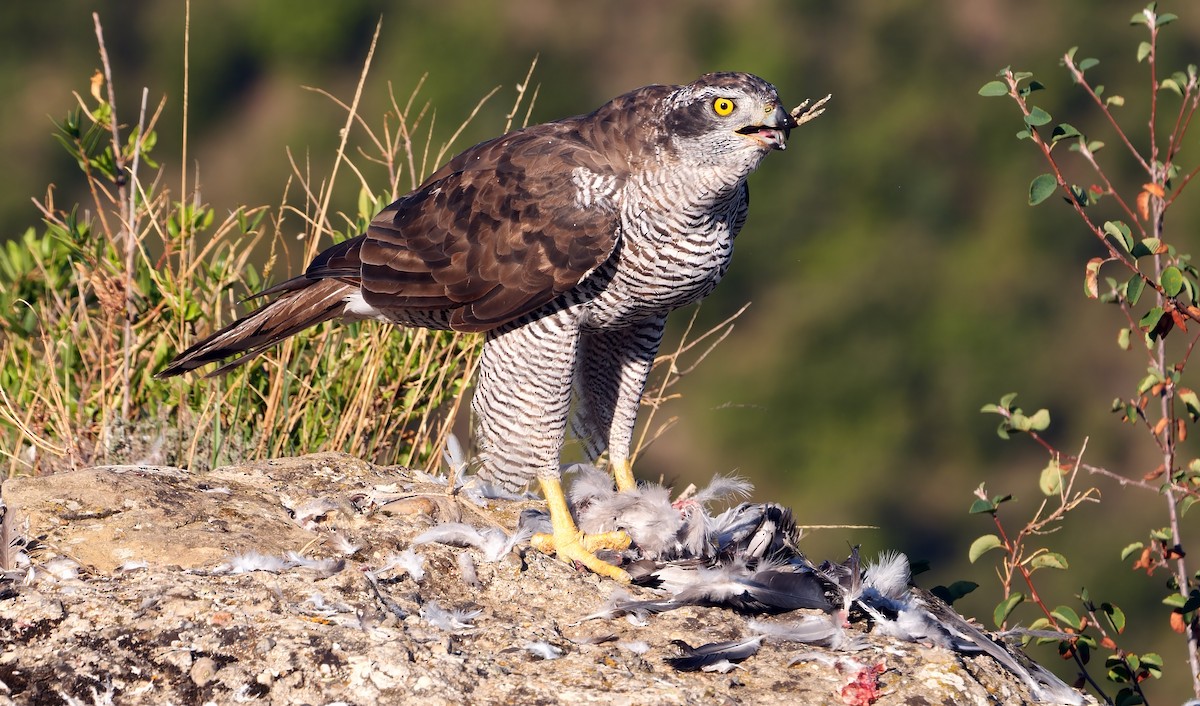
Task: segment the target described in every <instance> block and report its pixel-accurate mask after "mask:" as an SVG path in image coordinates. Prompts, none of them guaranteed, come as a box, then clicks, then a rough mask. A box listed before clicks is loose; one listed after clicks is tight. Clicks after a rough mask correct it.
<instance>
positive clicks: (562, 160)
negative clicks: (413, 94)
mask: <svg viewBox="0 0 1200 706" xmlns="http://www.w3.org/2000/svg"><path fill="white" fill-rule="evenodd" d="M579 168H583V169H586V170H587V171H588V173H589V174H594V175H601V176H603V177H604V178H606V179H608V180H609V181H608V182H606V183H608V184H610V185H611V191H612V198H611V199H610V200H609V201H607V202H605V201H603V200H602V201H601V202H600V203H598V204H597V203H592V204H590V205H589V207H586V208H585V207H584V206H582V205H581V202H580V200H579V198H578V197H577V190H578V187H577V185H576V184H575V183H574V181H573V179H574V178H575V174H576V173H577V171H576V170H577V169H579ZM623 179H624V174H623V172H622V170H621V169H620V168H617V167H614V166H613V165H611V164H609V163H608V161H607V160H606V159H605V158H604V156H603V155H601V154H599V153H598V152H597V151H596V150H595V149H593V148H591V147H589V146H588V144H586V143H585V141H584V140H583V139H582V138H580V136H579V132H578V131H577V130H573V129H572V127H571V121H570V120H567V121H560V122H559V123H549V124H546V125H539V126H535V127H533V128H529V129H526V130H519V131H517V132H514V133H509V134H508V135H504V136H502V137H499V138H497V139H495V140H492V141H490V142H485V143H482V144H480V145H477V146H475V147H473V148H471V149H469V150H467V151H466V152H464V153H463V154H461V155H459V156H458V157H456V158H455V159H454V160H453V161H451V162H450V163H449V164H447V165H446V167H443V169H441V170H439V171H438V172H437V173H436V174H435V175H433V177H431V178H430V179H429V180H428V181H426V182H425V183H424V184H423V185H421V187H420V188H418V189H417V190H416V191H414V192H413V193H411V194H409V195H407V196H405V197H404V198H401V199H400V200H398V201H396V202H395V203H393V204H392V205H390V206H388V207H387V208H386V209H384V210H383V211H382V212H381V213H380V214H379V215H378V216H376V217H375V219H374V220H373V221H372V222H371V225H370V227H369V228H368V231H367V233H366V235H365V237H363V239H362V241H361V245H360V247H359V248H358V249H357V251H356V253H355V254H356V255H357V256H358V258H359V260H360V268H361V288H362V292H363V298H364V299H365V300H366V302H367V303H368V304H370V305H372V306H374V307H376V308H379V309H383V310H387V309H406V308H417V309H426V310H427V309H430V308H444V309H448V310H450V314H451V316H450V323H451V326H452V327H453V328H455V329H458V330H462V331H484V330H489V329H492V328H495V327H497V326H500V325H503V324H505V323H507V322H509V321H512V320H514V319H516V318H518V317H520V316H522V315H524V314H527V313H530V312H532V311H535V310H536V309H538V308H539V307H542V306H544V305H546V304H547V303H549V302H551V301H553V300H554V299H555V298H556V297H558V296H559V295H561V294H563V293H564V292H566V291H568V290H570V289H571V288H573V287H575V286H576V285H577V284H578V283H579V282H580V280H581V279H582V278H583V277H584V276H585V275H586V274H587V273H589V272H591V271H592V270H594V269H595V268H596V267H598V266H600V265H601V264H603V263H604V261H605V260H607V259H608V257H609V256H610V255H611V254H612V252H613V251H614V249H615V247H616V243H617V238H618V234H617V230H618V212H617V206H616V197H615V192H616V189H617V187H618V186H619V184H620V183H621V181H622V180H623ZM314 264H315V263H314ZM336 264H340V263H336ZM329 266H330V267H333V266H335V263H334V261H333V260H332V259H331V261H330V263H329Z"/></svg>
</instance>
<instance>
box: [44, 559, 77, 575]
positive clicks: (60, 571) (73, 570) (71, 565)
mask: <svg viewBox="0 0 1200 706" xmlns="http://www.w3.org/2000/svg"><path fill="white" fill-rule="evenodd" d="M79 569H80V566H79V562H77V561H75V560H73V559H68V558H66V557H65V556H59V557H55V558H53V559H51V560H50V561H47V562H46V563H44V564H42V571H44V572H46V573H47V574H50V575H51V576H52V577H54V578H55V579H58V580H59V581H71V580H74V579H77V578H79Z"/></svg>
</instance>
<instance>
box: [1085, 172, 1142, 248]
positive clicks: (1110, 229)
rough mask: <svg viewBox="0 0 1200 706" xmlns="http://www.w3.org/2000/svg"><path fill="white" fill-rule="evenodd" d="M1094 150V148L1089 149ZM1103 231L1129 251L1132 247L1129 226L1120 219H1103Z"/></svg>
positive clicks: (1131, 235) (1131, 234)
mask: <svg viewBox="0 0 1200 706" xmlns="http://www.w3.org/2000/svg"><path fill="white" fill-rule="evenodd" d="M1091 151H1093V152H1095V150H1091ZM1104 233H1105V234H1106V235H1110V236H1112V239H1113V240H1115V241H1117V244H1118V245H1120V246H1121V247H1122V248H1124V249H1125V252H1129V251H1130V250H1132V249H1133V233H1132V232H1130V230H1129V226H1127V225H1125V223H1123V222H1121V221H1105V222H1104Z"/></svg>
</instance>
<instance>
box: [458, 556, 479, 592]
mask: <svg viewBox="0 0 1200 706" xmlns="http://www.w3.org/2000/svg"><path fill="white" fill-rule="evenodd" d="M458 575H459V576H460V577H462V580H463V583H465V584H467V585H468V586H471V587H473V588H479V586H480V584H479V575H478V574H477V573H476V572H475V560H474V559H472V558H471V555H470V554H468V553H467V552H459V553H458Z"/></svg>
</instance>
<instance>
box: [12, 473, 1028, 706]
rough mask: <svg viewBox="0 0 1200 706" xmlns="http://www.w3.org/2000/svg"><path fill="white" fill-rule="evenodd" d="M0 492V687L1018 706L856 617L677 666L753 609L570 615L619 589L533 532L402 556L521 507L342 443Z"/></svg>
mask: <svg viewBox="0 0 1200 706" xmlns="http://www.w3.org/2000/svg"><path fill="white" fill-rule="evenodd" d="M0 497H2V499H3V501H4V502H5V503H6V504H7V506H8V509H9V520H10V522H9V523H8V525H9V527H10V528H14V529H15V531H16V538H17V539H21V540H23V541H24V542H25V544H24V545H23V551H22V552H20V553H19V555H17V553H15V552H10V556H9V557H8V560H9V562H10V563H13V564H16V565H17V566H16V567H15V568H14V569H12V570H9V571H7V572H0V702H4V701H6V700H9V699H11V701H12V702H15V703H20V704H76V703H84V704H92V703H95V704H107V703H114V704H203V703H209V702H212V703H218V704H225V703H240V702H246V701H255V702H259V703H270V704H330V703H348V704H372V703H430V704H440V703H446V704H461V703H473V704H490V703H514V704H515V703H519V704H542V703H544V704H554V703H576V704H578V703H613V704H625V703H638V704H675V703H681V704H720V703H763V704H771V703H780V704H870V703H874V704H881V705H887V704H913V705H927V704H1022V703H1027V702H1029V698H1028V697H1029V694H1028V692H1027V690H1026V688H1025V686H1024V685H1023V684H1022V683H1021V682H1020V681H1018V680H1017V679H1016V678H1015V677H1013V675H1011V674H1010V673H1009V672H1007V671H1006V670H1005V669H1003V668H1002V667H1000V666H999V665H998V664H997V663H995V662H994V661H993V660H992V659H991V658H989V657H987V656H982V655H981V656H965V655H961V654H957V653H955V652H952V651H949V650H946V649H942V648H938V647H934V646H931V645H922V644H919V643H911V642H901V641H897V640H894V639H891V638H888V637H883V636H880V635H875V634H870V633H865V632H864V634H863V635H862V637H863V639H865V640H866V641H867V646H866V648H865V649H860V650H857V651H855V652H838V651H833V650H825V649H822V648H819V647H812V646H808V645H796V644H789V643H773V642H772V641H771V640H769V639H768V640H766V641H765V642H764V643H763V644H762V646H761V649H759V650H758V652H757V654H755V655H754V656H752V657H750V658H749V659H746V660H745V661H742V662H740V664H737V665H736V666H735V665H732V664H729V663H726V664H725V667H724V671H713V672H703V671H697V672H681V671H677V670H676V669H675V668H674V667H672V666H671V664H669V663H668V662H667V661H666V660H667V659H669V658H672V657H676V656H678V655H679V654H680V649H681V648H680V643H681V642H682V643H686V644H688V645H702V644H707V643H713V642H722V641H730V640H737V639H740V638H744V637H750V636H752V633H751V632H750V630H749V628H748V625H747V623H748V621H749V620H750V619H751V618H752V617H753V616H743V615H740V614H737V613H734V612H732V611H729V610H724V609H719V608H697V607H688V608H682V609H679V610H675V611H671V612H669V613H664V614H662V615H654V616H650V617H649V618H648V619H646V620H637V619H634V620H628V619H617V620H590V621H583V620H582V619H583V618H584V617H585V616H588V615H589V614H590V613H592V612H594V611H597V610H600V609H601V608H602V607H603V606H604V605H605V603H606V600H607V599H608V597H609V596H610V594H611V593H612V592H613V591H614V590H616V589H618V588H619V587H618V586H617V585H616V584H614V583H612V582H611V581H608V580H602V579H599V578H597V577H596V576H594V575H590V574H587V573H581V572H579V571H576V570H575V569H573V568H572V567H570V566H568V565H566V564H563V563H561V562H559V561H557V560H555V559H552V558H550V557H547V556H543V555H541V554H539V553H537V552H535V551H532V550H530V549H528V547H521V546H518V547H517V548H516V549H515V550H513V551H507V552H503V553H497V552H495V551H490V550H489V549H488V548H485V547H474V548H456V547H450V546H445V545H441V544H422V545H421V546H419V547H416V548H415V551H413V549H414V547H413V546H412V540H413V539H414V538H415V537H417V536H418V535H419V534H421V533H422V532H425V531H426V530H428V529H429V528H430V527H432V526H434V525H436V524H438V523H443V522H463V523H467V524H471V525H474V526H476V527H481V528H483V527H500V528H504V529H505V530H507V531H510V532H511V530H512V528H513V527H515V526H516V525H517V518H518V515H519V514H520V512H521V511H522V510H523V509H525V508H527V507H534V506H536V503H527V502H508V501H489V502H488V503H487V505H486V507H481V506H480V505H479V504H478V503H477V502H474V501H472V500H471V499H469V498H466V497H463V496H461V495H456V494H450V493H448V492H447V489H446V486H445V485H441V484H439V483H438V481H437V479H435V478H431V477H429V476H427V475H425V474H422V473H419V472H413V471H409V470H406V469H402V468H394V467H388V468H385V467H377V466H373V465H371V464H368V463H365V462H363V461H360V460H357V459H354V458H351V457H348V456H342V455H337V454H318V455H311V456H304V457H300V458H286V459H278V460H274V461H268V462H264V463H258V464H252V465H242V466H230V467H225V468H219V469H215V470H212V471H209V472H204V473H189V472H187V471H182V470H179V469H174V468H156V467H142V466H109V467H99V468H91V469H86V470H81V471H77V472H71V473H62V474H58V475H52V476H45V477H38V478H14V479H10V480H8V481H6V482H5V483H4V485H3V488H2V494H0ZM14 519H15V520H16V521H15V522H14V521H13V520H14ZM18 548H21V547H18ZM489 560H490V561H489ZM630 590H631V593H632V595H633V596H634V597H644V598H652V597H654V594H653V593H652V592H651V591H648V590H643V589H637V588H634V589H630ZM851 629H852V630H859V631H865V628H863V627H862V626H852V628H851Z"/></svg>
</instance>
